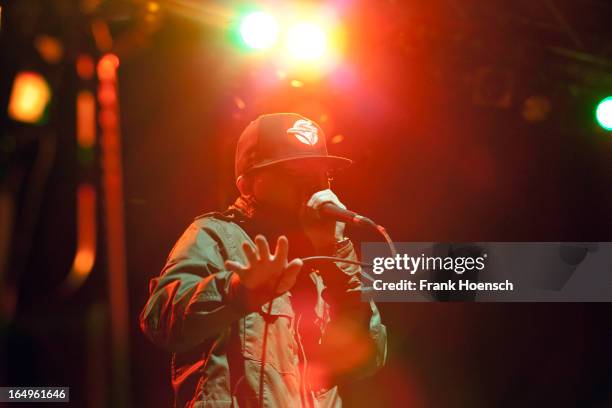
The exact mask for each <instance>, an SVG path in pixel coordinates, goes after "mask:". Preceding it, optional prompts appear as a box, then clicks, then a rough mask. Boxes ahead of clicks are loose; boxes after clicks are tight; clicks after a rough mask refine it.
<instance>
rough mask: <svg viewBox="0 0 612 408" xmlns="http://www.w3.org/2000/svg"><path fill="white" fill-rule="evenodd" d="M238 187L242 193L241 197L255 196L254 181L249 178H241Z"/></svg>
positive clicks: (237, 182)
mask: <svg viewBox="0 0 612 408" xmlns="http://www.w3.org/2000/svg"><path fill="white" fill-rule="evenodd" d="M236 187H238V191H240V195H242V196H245V197H249V196H252V195H253V180H252V178H251V177H249V176H240V177H238V180H236Z"/></svg>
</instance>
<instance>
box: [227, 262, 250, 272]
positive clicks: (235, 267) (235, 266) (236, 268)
mask: <svg viewBox="0 0 612 408" xmlns="http://www.w3.org/2000/svg"><path fill="white" fill-rule="evenodd" d="M225 268H227V269H228V270H230V271H232V272H236V273H237V274H238V276H242V274H244V272H245V271H246V268H245V267H244V265H242V264H241V263H240V262H234V261H229V260H227V261H225Z"/></svg>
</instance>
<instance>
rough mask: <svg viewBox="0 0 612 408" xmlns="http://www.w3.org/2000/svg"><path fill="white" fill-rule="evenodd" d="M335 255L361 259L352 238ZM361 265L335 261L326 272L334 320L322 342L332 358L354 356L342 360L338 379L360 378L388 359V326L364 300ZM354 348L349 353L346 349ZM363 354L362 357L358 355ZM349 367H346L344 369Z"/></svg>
mask: <svg viewBox="0 0 612 408" xmlns="http://www.w3.org/2000/svg"><path fill="white" fill-rule="evenodd" d="M335 256H337V257H340V258H344V259H347V260H355V261H356V260H358V259H357V255H356V253H355V249H354V247H353V244H352V242H351V241H349V240H347V241H346V242H344V243H343V244H341V246H340V247H338V248H336V251H335ZM360 274H361V266H359V265H353V264H348V263H342V262H336V263H335V267H333V266H332V267H331V268H329V269H328V270H326V271H325V274H324V276H323V277H324V280H325V285H326V289H325V292H324V297H325V299H326V302H327V303H329V304H330V313H331V320H330V323H329V324H328V327H327V328H326V329H325V332H324V333H323V337H322V341H321V344H322V346H323V348H327V350H325V351H324V355H327V356H328V357H329V358H333V357H334V356H336V358H339V359H342V358H348V357H346V356H347V355H349V354H350V355H351V356H352V357H355V358H356V359H354V360H349V361H345V362H344V363H342V362H340V363H339V364H338V367H340V368H341V369H340V370H339V371H340V372H339V373H338V375H337V376H336V377H337V381H338V382H347V381H354V380H359V379H361V378H364V377H367V376H370V375H372V374H374V373H375V372H376V371H378V370H379V369H380V368H382V367H383V366H384V364H385V362H386V359H387V329H386V327H385V325H384V324H383V323H382V320H381V316H380V312H379V311H378V308H377V307H376V304H375V303H374V302H373V301H372V300H369V301H365V300H362V296H361V295H362V293H361V290H362V286H361V277H360ZM347 348H351V349H353V352H352V353H347V352H346V349H347ZM358 357H361V358H358ZM342 368H346V369H342Z"/></svg>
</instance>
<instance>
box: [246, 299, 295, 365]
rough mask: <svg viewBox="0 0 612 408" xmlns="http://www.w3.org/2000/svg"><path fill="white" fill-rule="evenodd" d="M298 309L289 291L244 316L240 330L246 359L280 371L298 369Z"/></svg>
mask: <svg viewBox="0 0 612 408" xmlns="http://www.w3.org/2000/svg"><path fill="white" fill-rule="evenodd" d="M294 320H295V312H294V310H293V307H292V306H291V296H290V294H289V293H285V294H284V295H282V296H280V297H278V298H275V299H274V300H273V301H272V305H271V307H270V303H266V304H264V305H263V306H262V307H261V310H260V311H258V312H257V313H251V314H249V315H247V316H246V317H245V318H244V322H243V326H242V328H241V330H240V336H241V343H242V354H243V356H244V357H245V358H247V359H249V360H253V361H257V362H260V363H263V362H265V364H267V365H270V366H272V367H274V368H275V369H276V370H277V371H278V372H280V373H295V372H296V371H297V369H298V364H299V358H298V353H297V350H298V344H297V342H296V339H295V330H294Z"/></svg>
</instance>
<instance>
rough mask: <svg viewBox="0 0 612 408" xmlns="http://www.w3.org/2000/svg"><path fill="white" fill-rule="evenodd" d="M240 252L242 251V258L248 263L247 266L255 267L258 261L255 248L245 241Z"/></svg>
mask: <svg viewBox="0 0 612 408" xmlns="http://www.w3.org/2000/svg"><path fill="white" fill-rule="evenodd" d="M242 251H244V256H246V259H247V260H248V261H249V265H255V264H256V263H257V261H258V260H259V257H258V256H257V253H256V252H255V248H253V246H252V245H251V244H250V243H249V242H247V241H245V242H243V243H242Z"/></svg>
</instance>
